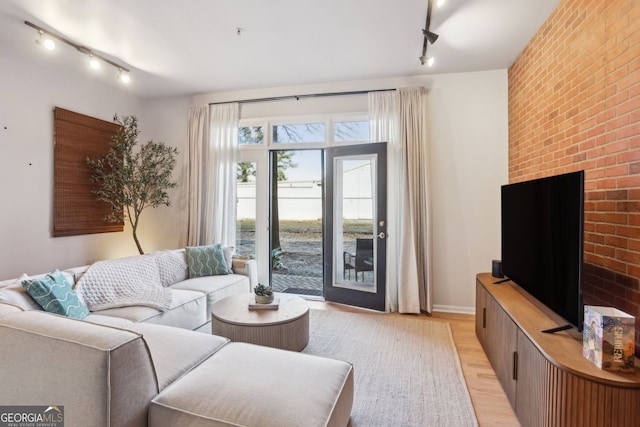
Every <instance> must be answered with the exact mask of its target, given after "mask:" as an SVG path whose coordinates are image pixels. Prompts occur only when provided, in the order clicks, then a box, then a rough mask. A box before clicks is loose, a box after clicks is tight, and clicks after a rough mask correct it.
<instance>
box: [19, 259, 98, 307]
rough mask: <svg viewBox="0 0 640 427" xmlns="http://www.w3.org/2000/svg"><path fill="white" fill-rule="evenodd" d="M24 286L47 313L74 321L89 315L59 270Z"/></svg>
mask: <svg viewBox="0 0 640 427" xmlns="http://www.w3.org/2000/svg"><path fill="white" fill-rule="evenodd" d="M22 286H23V287H24V289H25V290H26V291H27V293H28V294H29V295H31V297H32V298H33V299H34V300H35V301H36V302H37V303H38V304H39V305H40V307H42V308H43V309H44V310H45V311H48V312H50V313H56V314H61V315H63V316H68V317H72V318H74V319H84V318H85V317H87V316H88V315H89V309H88V308H87V306H86V305H85V304H84V303H83V302H82V301H80V299H79V298H78V295H76V293H75V292H74V291H73V289H71V285H69V282H67V280H66V279H65V278H64V276H63V275H62V273H60V271H59V270H55V271H54V272H52V273H49V274H47V275H45V276H43V277H40V278H38V279H28V280H23V281H22Z"/></svg>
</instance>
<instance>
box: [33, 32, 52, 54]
mask: <svg viewBox="0 0 640 427" xmlns="http://www.w3.org/2000/svg"><path fill="white" fill-rule="evenodd" d="M38 34H39V37H38V38H37V39H36V43H38V44H39V45H41V46H42V47H44V48H45V49H47V50H53V49H55V48H56V43H55V42H54V41H53V40H52V39H51V37H49V36H48V35H46V34H45V33H44V31H42V30H38Z"/></svg>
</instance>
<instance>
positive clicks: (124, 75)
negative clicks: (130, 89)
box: [118, 68, 131, 83]
mask: <svg viewBox="0 0 640 427" xmlns="http://www.w3.org/2000/svg"><path fill="white" fill-rule="evenodd" d="M118 80H120V81H121V82H122V83H129V82H130V81H131V76H130V75H129V73H128V72H126V71H124V70H123V69H122V68H121V69H120V70H118Z"/></svg>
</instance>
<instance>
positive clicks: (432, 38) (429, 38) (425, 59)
mask: <svg viewBox="0 0 640 427" xmlns="http://www.w3.org/2000/svg"><path fill="white" fill-rule="evenodd" d="M432 2H433V0H429V1H428V2H427V20H426V22H425V24H424V29H423V30H422V37H423V40H422V55H421V56H420V57H419V59H420V63H421V64H422V65H425V64H427V66H429V67H432V66H433V64H434V62H435V58H434V57H433V56H427V47H428V46H429V44H434V43H435V42H436V40H438V37H440V36H439V35H438V34H436V33H434V32H432V31H431V30H429V26H430V25H431V9H432ZM442 3H443V2H442V1H440V0H438V3H437V5H438V7H440V6H441V5H442Z"/></svg>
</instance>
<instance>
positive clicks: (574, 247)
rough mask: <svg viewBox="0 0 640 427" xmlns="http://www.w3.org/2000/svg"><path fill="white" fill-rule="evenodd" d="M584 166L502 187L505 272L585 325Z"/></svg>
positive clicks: (577, 324) (568, 317)
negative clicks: (583, 281)
mask: <svg viewBox="0 0 640 427" xmlns="http://www.w3.org/2000/svg"><path fill="white" fill-rule="evenodd" d="M583 235H584V171H579V172H572V173H567V174H563V175H556V176H551V177H547V178H541V179H535V180H531V181H526V182H519V183H515V184H508V185H503V186H502V272H503V273H504V274H505V275H506V276H507V277H508V278H509V279H510V280H512V281H513V282H515V283H516V284H517V285H518V286H520V287H521V288H523V289H524V290H526V291H527V292H528V293H529V294H531V295H532V296H533V297H535V298H536V299H537V300H538V301H540V302H541V303H543V304H544V305H546V306H547V307H548V308H549V309H551V310H553V311H554V312H555V313H557V314H558V315H560V316H561V317H563V318H564V319H565V320H566V321H567V322H568V323H570V324H571V325H573V326H574V327H576V328H577V329H578V330H579V331H581V330H582V319H583V316H584V314H583V303H582V260H583Z"/></svg>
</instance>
